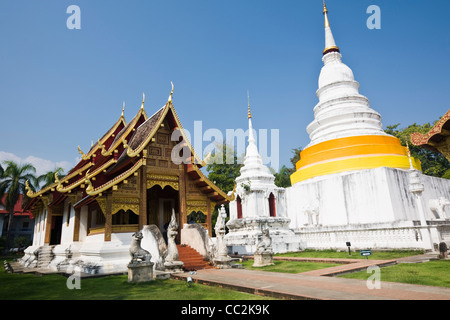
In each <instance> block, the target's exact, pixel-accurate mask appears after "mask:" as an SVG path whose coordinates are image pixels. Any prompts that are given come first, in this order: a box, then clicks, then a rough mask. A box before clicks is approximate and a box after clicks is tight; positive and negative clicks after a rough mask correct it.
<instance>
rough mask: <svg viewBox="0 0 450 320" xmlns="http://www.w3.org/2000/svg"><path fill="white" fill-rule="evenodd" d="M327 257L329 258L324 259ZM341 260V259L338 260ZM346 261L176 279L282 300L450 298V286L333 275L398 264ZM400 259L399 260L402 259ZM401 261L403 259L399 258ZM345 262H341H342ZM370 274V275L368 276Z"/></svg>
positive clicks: (216, 271)
mask: <svg viewBox="0 0 450 320" xmlns="http://www.w3.org/2000/svg"><path fill="white" fill-rule="evenodd" d="M427 258H429V256H426V255H424V256H423V257H415V258H412V257H411V258H409V259H406V258H404V259H403V261H402V262H408V260H410V261H416V262H417V261H419V262H420V261H426V259H427ZM288 260H302V261H306V260H309V261H312V260H321V262H337V259H314V258H301V259H299V258H293V259H288ZM325 260H326V261H325ZM339 260H341V259H339ZM344 260H345V263H346V264H342V265H340V266H337V267H330V268H325V269H321V270H314V271H308V272H304V273H299V274H288V273H280V272H267V271H255V270H246V269H235V268H233V269H209V270H199V271H197V273H196V274H189V273H183V274H176V275H172V276H173V277H175V278H178V279H182V280H186V279H187V277H192V278H193V280H194V281H195V282H198V283H202V284H208V285H217V286H221V287H226V288H231V289H235V290H239V291H244V292H249V293H253V294H259V295H267V296H273V297H277V298H283V299H317V300H450V288H441V287H432V286H422V285H410V284H402V283H393V282H384V281H381V287H380V289H376V288H374V289H369V288H368V285H367V280H357V279H345V278H338V277H331V275H336V274H340V273H346V272H350V271H356V270H361V269H366V268H367V267H369V266H371V265H378V266H385V265H388V264H395V263H396V260H370V259H368V260H365V259H354V260H353V259H344ZM399 260H400V259H399ZM399 262H400V261H399ZM341 263H342V262H341ZM370 275H371V274H367V277H368V278H369V277H370Z"/></svg>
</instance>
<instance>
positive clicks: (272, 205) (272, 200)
mask: <svg viewBox="0 0 450 320" xmlns="http://www.w3.org/2000/svg"><path fill="white" fill-rule="evenodd" d="M269 215H270V216H271V217H276V210H275V196H274V195H273V193H270V196H269Z"/></svg>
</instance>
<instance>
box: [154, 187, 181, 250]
mask: <svg viewBox="0 0 450 320" xmlns="http://www.w3.org/2000/svg"><path fill="white" fill-rule="evenodd" d="M178 197H179V196H178V191H177V190H175V189H173V188H172V187H170V186H165V187H164V188H161V186H159V185H155V186H153V187H151V188H150V189H148V190H147V208H148V209H147V221H148V224H154V225H156V226H158V228H159V230H160V231H161V233H162V235H163V237H164V240H165V241H166V243H167V227H168V226H169V223H170V219H171V217H172V211H173V210H174V211H175V215H176V218H177V222H178V226H179V227H178V228H179V229H178V235H177V238H176V241H177V243H178V242H179V239H180V205H179V198H178Z"/></svg>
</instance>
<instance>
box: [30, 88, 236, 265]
mask: <svg viewBox="0 0 450 320" xmlns="http://www.w3.org/2000/svg"><path fill="white" fill-rule="evenodd" d="M172 95H173V86H172V92H171V93H170V96H169V99H168V101H167V103H166V104H165V105H164V106H163V107H162V108H160V109H159V110H157V111H156V112H155V113H154V114H153V115H151V116H150V117H148V116H147V113H146V111H145V110H144V102H145V95H144V98H143V101H142V105H141V108H140V109H139V111H138V112H137V114H136V116H135V117H134V118H133V119H132V120H131V121H130V122H128V123H127V122H126V121H125V118H124V115H123V111H122V114H121V116H120V117H119V119H118V120H117V122H116V123H114V124H113V125H112V127H111V128H110V129H109V130H108V131H107V132H106V133H105V134H104V135H103V136H102V137H101V138H100V139H99V140H98V141H97V143H95V144H93V145H92V147H91V148H90V150H89V151H88V152H86V153H84V152H83V151H82V150H81V149H80V148H79V147H78V149H79V152H80V154H81V161H80V162H79V163H78V164H77V165H76V166H75V167H74V168H73V169H72V170H71V171H70V172H69V173H68V174H67V175H66V176H65V177H63V178H59V177H58V176H55V183H54V184H52V185H50V186H48V187H46V188H44V189H42V190H40V191H38V192H32V191H31V190H29V191H28V196H29V197H30V198H32V199H31V201H30V202H29V204H28V206H27V208H29V209H30V210H31V211H32V212H33V215H34V217H35V221H36V223H35V228H34V239H33V245H32V246H31V247H30V248H28V249H27V252H28V255H29V256H32V255H33V252H34V253H36V251H38V252H39V253H40V254H39V257H44V256H50V257H49V259H48V261H47V262H42V261H37V262H36V261H35V262H34V263H38V264H43V263H48V267H50V268H51V269H60V265H61V264H62V263H64V264H67V261H68V259H69V260H71V264H73V263H75V264H76V266H73V265H72V266H71V267H72V268H74V267H77V268H78V270H80V271H82V272H90V273H92V272H95V273H110V272H117V271H126V265H127V263H128V262H129V260H130V256H129V247H130V242H131V235H132V234H133V233H134V232H136V231H138V230H142V228H143V227H144V226H146V225H156V226H158V227H159V229H160V232H161V234H163V235H165V233H166V228H167V224H168V223H169V221H170V219H171V215H172V212H175V213H176V219H177V221H179V229H182V228H183V225H184V224H186V223H187V222H188V219H189V218H188V216H189V214H192V213H195V214H196V216H197V217H198V216H203V219H204V221H202V222H203V226H204V228H206V230H207V231H208V233H209V234H210V235H211V232H212V227H213V226H212V225H211V215H212V212H213V210H214V208H215V206H216V205H219V204H223V203H226V202H228V201H229V200H230V199H231V198H230V197H229V196H227V195H226V194H225V193H224V192H223V191H221V190H220V189H219V188H218V187H217V186H215V185H214V184H213V183H212V182H211V181H209V180H208V179H207V178H206V177H205V175H204V174H203V173H202V171H201V170H200V169H201V168H202V166H204V165H205V163H204V162H203V161H202V160H201V159H200V157H199V156H198V155H197V154H196V153H195V151H194V149H193V148H192V146H191V144H190V142H189V141H188V139H187V138H186V136H185V134H184V132H183V130H182V129H183V127H182V125H181V123H180V120H179V118H178V116H177V113H176V111H175V108H174V106H173V103H172ZM124 108H125V106H124ZM174 137H175V138H174ZM180 240H181V239H180V232H178V239H177V241H178V243H179V242H180ZM31 260H32V259H31Z"/></svg>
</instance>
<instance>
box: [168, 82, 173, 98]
mask: <svg viewBox="0 0 450 320" xmlns="http://www.w3.org/2000/svg"><path fill="white" fill-rule="evenodd" d="M170 84H171V85H172V91H170V95H169V99H168V100H167V102H172V95H173V82H172V81H170Z"/></svg>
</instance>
